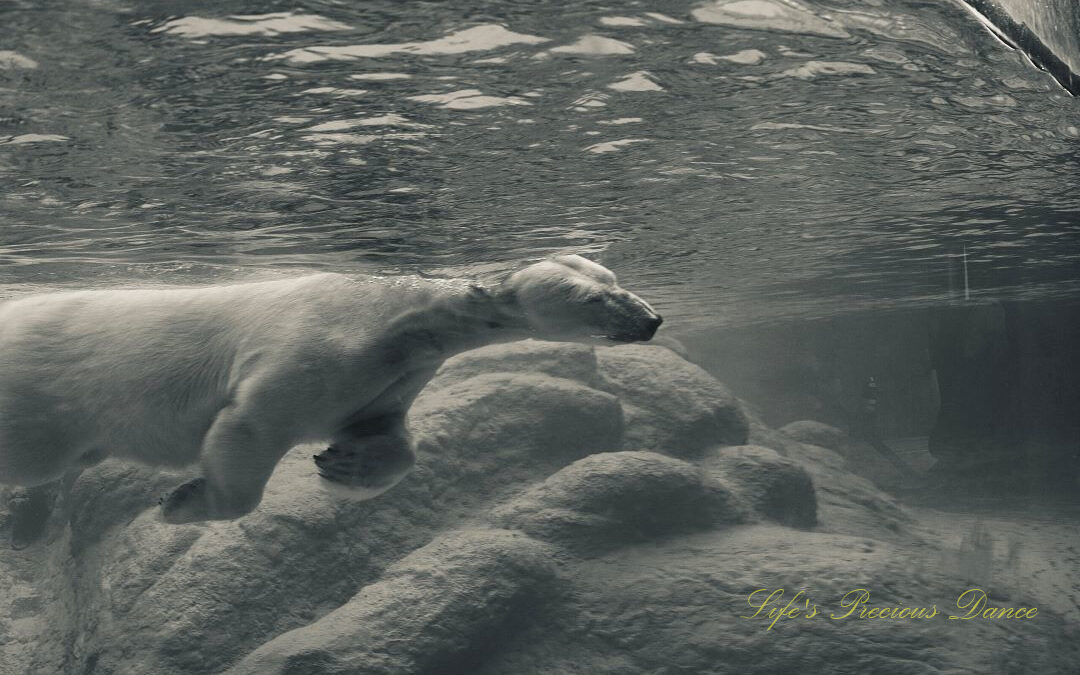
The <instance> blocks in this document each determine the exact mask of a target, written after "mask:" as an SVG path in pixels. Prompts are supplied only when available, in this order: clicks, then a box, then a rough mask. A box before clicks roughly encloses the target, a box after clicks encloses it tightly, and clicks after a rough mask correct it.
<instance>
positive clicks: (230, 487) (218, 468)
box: [161, 407, 291, 524]
mask: <svg viewBox="0 0 1080 675" xmlns="http://www.w3.org/2000/svg"><path fill="white" fill-rule="evenodd" d="M290 446H291V442H290V441H289V439H288V436H287V435H286V434H284V433H282V432H281V431H280V430H278V429H275V428H272V427H271V428H266V427H259V426H257V425H256V424H254V423H253V422H251V421H250V420H249V418H248V416H247V415H246V414H245V413H244V410H243V409H242V408H238V407H230V408H226V409H225V410H223V411H221V412H220V413H218V416H217V418H216V419H215V420H214V423H213V425H212V426H211V427H210V431H209V432H208V433H207V434H206V438H205V439H204V440H203V447H202V454H201V460H200V463H201V466H202V469H203V475H202V477H200V478H195V479H193V480H190V481H188V482H186V483H184V484H182V485H180V486H178V487H176V488H175V489H173V490H172V492H170V493H168V494H167V495H165V496H164V497H162V499H161V515H162V518H163V519H164V520H165V522H168V523H173V524H180V523H191V522H196V521H200V520H230V519H233V518H239V517H240V516H243V515H245V514H247V513H250V512H251V511H252V510H254V508H255V507H256V506H258V505H259V502H260V501H262V493H263V488H264V487H266V482H267V481H268V480H269V479H270V474H272V473H273V472H274V467H275V466H277V463H278V461H279V460H280V459H281V457H282V456H283V455H284V454H285V452H286V451H288V449H289V447H290Z"/></svg>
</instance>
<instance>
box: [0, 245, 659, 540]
mask: <svg viewBox="0 0 1080 675" xmlns="http://www.w3.org/2000/svg"><path fill="white" fill-rule="evenodd" d="M661 322H662V319H661V317H660V316H659V315H658V314H657V313H656V312H655V311H654V310H653V308H652V307H650V306H649V304H648V303H646V302H645V301H644V300H642V299H641V298H639V297H637V296H636V295H634V294H633V293H630V292H628V291H626V290H623V289H622V288H620V287H619V286H618V285H617V284H616V280H615V275H614V274H612V273H611V272H610V271H609V270H607V269H606V268H604V267H602V266H600V265H598V264H596V263H593V262H591V261H589V260H586V259H585V258H582V257H580V256H576V255H563V256H556V257H553V258H550V259H548V260H544V261H542V262H539V263H536V264H534V265H531V266H529V267H526V268H525V269H522V270H520V271H518V272H516V273H514V274H512V275H511V276H510V277H509V278H508V279H506V280H505V281H503V282H502V283H500V284H498V285H496V286H494V287H493V288H490V289H489V288H485V287H484V286H482V285H479V284H476V283H470V282H466V281H460V280H433V279H428V278H418V277H401V278H390V279H387V278H374V277H351V276H344V275H341V274H313V275H309V276H301V277H296V278H290V279H284V280H276V281H266V282H258V283H247V284H238V285H229V286H211V287H203V288H172V289H155V290H93V291H76V292H64V293H50V294H42V295H35V296H28V297H25V298H21V299H17V300H13V301H9V302H7V303H5V304H2V305H0V482H4V483H14V484H16V485H21V486H42V487H39V488H36V490H37V491H38V492H37V499H38V502H41V501H42V499H43V497H41V495H42V494H46V493H49V491H50V490H51V491H52V492H53V493H55V491H56V490H57V488H56V486H58V485H60V484H61V482H63V483H67V484H70V482H72V478H71V476H72V474H73V473H74V472H77V471H79V470H81V469H82V468H84V467H87V466H90V465H92V464H95V463H97V462H99V461H101V460H102V459H104V458H105V457H106V456H109V455H111V456H115V457H122V458H128V459H132V460H136V461H141V462H143V463H147V464H151V465H159V466H184V465H189V464H194V463H196V462H197V463H198V464H199V465H200V467H201V471H202V476H201V477H199V478H196V479H194V480H191V481H188V482H186V483H184V484H182V485H180V486H179V487H177V488H176V489H174V490H173V491H172V492H170V493H169V494H168V495H167V496H165V497H163V498H162V500H161V515H162V517H163V518H164V520H165V521H167V522H169V523H188V522H194V521H202V520H222V519H231V518H237V517H239V516H242V515H244V514H246V513H248V512H250V511H251V510H252V509H254V508H255V507H256V506H257V505H258V503H259V502H260V500H261V499H262V493H263V488H264V486H265V484H266V481H267V480H268V479H269V478H270V474H271V473H272V472H273V470H274V467H275V466H276V465H277V463H278V461H279V460H280V459H281V457H282V456H283V455H284V454H285V452H286V451H288V450H289V449H290V448H292V447H293V446H295V445H297V444H299V443H302V442H308V441H327V440H328V441H330V444H329V447H328V448H327V449H326V450H325V451H324V452H322V453H321V454H319V455H317V456H316V457H315V463H316V466H317V469H318V472H319V475H320V476H321V478H322V480H323V481H327V482H328V483H329V484H332V485H336V486H340V487H345V488H349V489H351V490H353V491H354V492H355V493H356V494H358V496H359V497H361V498H371V497H374V496H376V495H378V494H380V493H382V492H385V491H386V490H388V489H389V488H391V487H392V486H393V485H395V484H396V483H397V482H398V481H399V480H401V478H402V477H404V476H405V475H406V473H408V471H409V470H410V469H411V468H412V465H413V462H414V460H415V455H414V453H413V445H412V441H411V440H410V438H409V434H408V433H407V431H406V427H405V415H406V413H407V411H408V409H409V407H410V405H411V404H412V402H413V399H414V398H415V397H416V395H417V394H418V393H419V391H420V390H421V389H422V388H423V387H424V385H426V384H427V382H428V381H429V380H430V379H431V377H432V376H433V375H434V374H435V371H436V369H437V368H438V367H439V365H440V364H442V363H443V361H445V360H446V358H447V357H449V356H451V355H453V354H455V353H458V352H461V351H465V350H467V349H472V348H474V347H479V346H481V345H485V344H490V343H495V342H505V341H510V340H518V339H522V338H527V337H535V338H543V339H551V340H578V341H581V340H585V341H592V340H602V341H608V342H635V341H646V340H649V339H651V338H652V337H653V335H654V334H655V332H656V330H657V328H658V327H659V326H660V324H661ZM65 475H67V479H66V480H64V481H61V479H62V478H63V477H64V476H65ZM76 475H77V474H76ZM29 493H30V494H29V496H27V495H22V497H21V498H22V499H23V500H24V502H26V503H29V502H33V499H34V496H35V493H34V490H30V491H29ZM25 510H27V511H36V512H37V513H38V514H39V515H38V516H37V519H39V520H40V513H41V512H42V511H43V509H42V508H41V507H40V504H39V505H38V507H37V508H36V509H33V508H31V509H25ZM44 513H45V515H46V516H47V514H48V509H44ZM16 515H17V514H16ZM15 521H16V522H15V525H16V526H17V527H22V528H23V529H24V530H25V531H26V532H24V534H23V535H20V536H19V537H18V538H20V539H23V540H25V539H32V538H33V537H35V536H37V533H33V532H31V531H33V530H35V528H36V529H37V530H40V529H41V528H42V527H43V523H38V524H37V525H36V526H34V525H29V524H26V523H23V524H21V525H20V523H19V521H18V518H16V519H15ZM38 533H39V532H38Z"/></svg>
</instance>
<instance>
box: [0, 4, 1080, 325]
mask: <svg viewBox="0 0 1080 675" xmlns="http://www.w3.org/2000/svg"><path fill="white" fill-rule="evenodd" d="M772 2H773V0H768V1H767V2H766V1H765V0H754V1H750V2H739V3H736V4H734V5H731V4H728V5H727V6H726V8H724V7H720V6H714V5H710V4H702V3H684V2H667V3H660V4H648V3H640V2H625V3H619V4H611V3H602V2H583V3H575V4H574V6H572V7H568V6H566V5H565V4H564V3H506V2H480V1H473V2H470V3H452V4H444V3H424V4H419V5H418V4H415V3H413V4H410V5H408V6H405V5H402V4H400V3H394V2H365V3H342V2H330V1H314V0H306V1H304V2H289V3H284V2H262V3H258V6H257V7H256V6H255V5H253V4H251V3H241V2H236V1H227V2H214V3H210V2H190V1H189V2H169V3H162V2H138V3H135V2H130V3H128V2H122V1H119V0H106V1H104V2H93V3H91V2H78V1H75V0H66V1H63V2H59V1H51V2H38V1H36V0H35V1H34V2H29V1H20V2H7V3H5V4H4V5H3V9H2V10H0V11H2V16H3V21H0V50H3V51H0V105H2V108H0V176H2V178H0V179H2V180H3V184H4V185H5V188H6V189H5V190H4V191H3V194H2V195H0V288H2V289H3V290H2V291H0V293H3V294H4V295H12V294H16V293H20V292H24V291H27V290H37V289H40V288H53V287H62V286H70V285H88V284H94V285H97V284H112V283H131V282H138V283H168V282H176V281H180V282H190V281H199V282H201V281H214V280H221V279H227V278H228V279H231V278H237V277H246V276H250V275H252V274H258V275H266V274H281V273H291V272H292V271H295V270H296V269H330V270H338V271H372V272H382V273H398V272H412V271H416V270H422V271H424V272H427V273H432V274H451V275H476V274H481V275H482V274H493V273H498V272H501V271H504V270H507V269H511V268H513V267H516V266H517V265H518V264H519V263H520V261H522V260H523V259H529V258H535V257H538V256H541V255H544V254H547V253H550V252H554V251H574V252H580V253H585V254H587V255H592V256H593V257H595V258H597V259H598V260H600V261H601V262H603V263H604V264H606V265H608V266H609V267H611V268H613V269H614V270H615V271H616V272H618V273H619V275H620V277H621V279H622V281H623V282H624V283H625V285H626V286H628V287H630V288H632V289H634V290H636V291H638V292H639V293H640V294H642V295H644V296H645V297H647V298H649V299H650V300H652V301H654V304H655V305H657V306H658V308H659V309H660V310H661V311H662V312H663V313H664V314H665V316H666V317H667V319H668V322H667V324H666V327H667V329H668V330H671V331H673V332H675V333H678V332H679V331H680V330H689V329H696V328H711V327H723V326H740V325H746V324H752V323H760V322H769V321H780V320H790V319H793V318H809V317H824V316H832V315H836V314H841V313H846V312H849V311H853V310H856V309H866V308H871V309H890V308H903V307H921V306H928V305H931V304H934V303H937V302H939V301H940V300H941V299H943V298H945V297H947V296H948V294H949V278H950V277H949V266H950V264H951V262H953V261H954V260H955V259H956V257H957V256H958V255H959V254H960V251H961V248H962V247H963V246H966V247H967V251H968V259H969V262H970V277H971V283H972V285H973V287H974V288H975V290H976V293H977V294H979V297H994V298H1023V297H1051V296H1058V295H1063V296H1074V295H1075V294H1076V292H1077V290H1078V287H1080V286H1078V283H1077V281H1078V278H1080V275H1078V270H1080V267H1078V266H1077V264H1076V263H1077V259H1078V256H1080V247H1078V246H1077V245H1076V244H1077V241H1078V239H1077V235H1078V233H1080V193H1078V191H1077V190H1076V189H1075V187H1076V182H1075V178H1076V172H1077V154H1076V147H1077V145H1076V144H1077V139H1078V137H1080V117H1078V115H1077V112H1078V106H1080V103H1078V102H1077V100H1076V99H1074V98H1072V97H1070V96H1068V95H1067V94H1066V93H1064V92H1063V91H1061V90H1060V89H1059V88H1058V87H1057V85H1056V84H1055V83H1054V82H1053V81H1052V80H1051V79H1049V78H1048V77H1047V76H1046V75H1045V74H1043V73H1040V72H1039V71H1037V70H1035V69H1033V68H1031V67H1030V65H1028V64H1027V63H1026V62H1025V60H1024V59H1023V57H1022V56H1020V55H1019V54H1017V53H1015V52H1012V51H1009V50H1008V49H1006V48H1005V47H1003V46H1002V45H1001V44H1000V43H998V42H997V41H996V39H995V38H993V37H992V36H990V35H989V33H988V32H987V31H986V30H985V29H984V28H983V27H981V26H980V25H979V24H978V23H977V22H975V21H974V20H973V19H972V18H971V16H970V15H969V14H968V13H966V12H965V11H963V10H962V9H960V8H959V7H958V6H955V5H953V4H951V3H948V2H944V0H943V1H942V2H931V3H928V2H922V1H917V0H904V1H902V2H889V3H883V2H856V1H854V0H850V1H845V0H840V1H835V2H829V3H823V2H819V3H813V4H812V5H806V7H809V8H810V9H811V10H812V12H811V11H801V10H795V9H792V8H791V7H790V6H786V5H783V6H782V5H777V4H769V3H772ZM234 15H241V18H229V17H232V16H234ZM762 28H764V29H762Z"/></svg>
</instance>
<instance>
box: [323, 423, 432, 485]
mask: <svg viewBox="0 0 1080 675" xmlns="http://www.w3.org/2000/svg"><path fill="white" fill-rule="evenodd" d="M364 440H365V442H364V443H362V444H348V445H344V446H339V445H332V446H330V447H329V448H327V449H326V450H324V451H323V452H321V453H320V454H318V455H314V459H315V466H316V467H318V470H319V476H320V477H321V478H322V479H323V484H324V486H326V487H328V488H330V489H331V491H333V492H337V493H340V494H342V495H343V496H346V497H349V498H351V499H359V500H364V499H371V498H372V497H377V496H378V495H380V494H382V493H384V492H386V491H387V490H389V489H390V488H392V487H394V485H396V484H397V483H398V482H399V481H400V480H401V479H402V478H404V477H405V474H407V473H409V470H410V469H412V466H413V463H414V461H415V455H414V454H413V452H412V449H411V448H410V447H409V446H408V443H407V441H404V440H403V439H401V438H400V437H398V436H394V435H388V436H372V437H370V438H367V439H364Z"/></svg>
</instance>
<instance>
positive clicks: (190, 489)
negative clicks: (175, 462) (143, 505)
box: [158, 478, 206, 524]
mask: <svg viewBox="0 0 1080 675" xmlns="http://www.w3.org/2000/svg"><path fill="white" fill-rule="evenodd" d="M205 492H206V479H205V478H194V479H192V480H189V481H188V482H186V483H184V484H182V485H179V486H177V487H176V488H173V490H172V491H171V492H168V493H166V494H163V495H161V497H159V498H158V504H160V505H161V517H162V518H163V519H164V520H165V522H167V523H173V524H179V523H189V522H191V521H193V520H202V519H203V518H205V515H203V514H196V513H195V512H194V511H195V510H196V507H197V506H199V505H200V503H201V501H202V500H201V499H199V497H202V496H203V494H204V493H205Z"/></svg>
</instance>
